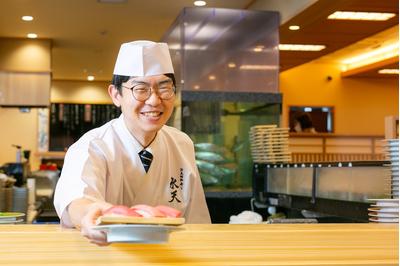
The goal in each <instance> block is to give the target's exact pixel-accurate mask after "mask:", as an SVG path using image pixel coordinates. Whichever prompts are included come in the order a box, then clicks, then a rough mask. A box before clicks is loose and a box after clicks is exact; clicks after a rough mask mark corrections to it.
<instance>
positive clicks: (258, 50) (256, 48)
mask: <svg viewBox="0 0 400 266" xmlns="http://www.w3.org/2000/svg"><path fill="white" fill-rule="evenodd" d="M263 49H264V45H258V46H256V47H255V48H254V49H253V51H254V52H262V50H263Z"/></svg>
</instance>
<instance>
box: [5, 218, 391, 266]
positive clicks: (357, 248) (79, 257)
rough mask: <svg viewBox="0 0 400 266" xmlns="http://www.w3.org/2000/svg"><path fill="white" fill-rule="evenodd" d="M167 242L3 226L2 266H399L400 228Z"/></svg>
mask: <svg viewBox="0 0 400 266" xmlns="http://www.w3.org/2000/svg"><path fill="white" fill-rule="evenodd" d="M182 227H184V229H185V230H181V231H177V232H173V233H171V235H170V241H169V243H167V244H112V245H109V246H105V247H98V246H96V245H94V244H90V243H89V242H88V240H87V239H85V238H84V237H82V236H81V234H80V232H79V231H77V230H75V229H63V228H61V227H60V226H58V225H0V265H30V266H39V265H40V266H42V265H56V266H57V265H79V266H81V265H82V266H83V265H104V266H105V265H107V266H110V265H198V266H200V265H202V266H203V265H205V266H207V265H303V266H304V265H342V266H343V265H360V266H361V265H398V263H399V260H398V250H399V249H398V247H399V246H398V235H399V234H398V225H397V224H259V225H227V224H214V225H182Z"/></svg>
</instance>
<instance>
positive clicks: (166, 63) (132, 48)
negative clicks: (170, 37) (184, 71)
mask: <svg viewBox="0 0 400 266" xmlns="http://www.w3.org/2000/svg"><path fill="white" fill-rule="evenodd" d="M168 73H174V68H173V67H172V61H171V56H170V54H169V49H168V45H167V44H166V43H157V42H151V41H135V42H129V43H123V44H122V45H121V48H120V49H119V53H118V57H117V61H116V63H115V67H114V75H121V76H130V77H132V76H134V77H145V76H153V75H161V74H168Z"/></svg>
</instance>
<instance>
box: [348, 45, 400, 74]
mask: <svg viewBox="0 0 400 266" xmlns="http://www.w3.org/2000/svg"><path fill="white" fill-rule="evenodd" d="M398 55H399V43H392V44H390V45H386V46H383V47H381V48H378V49H375V50H373V51H370V52H367V53H363V54H360V55H357V56H354V57H351V58H347V59H345V60H343V61H342V64H345V65H346V69H347V70H348V69H352V68H356V67H360V66H363V65H368V64H371V63H374V62H378V61H382V60H385V59H387V58H391V57H395V56H398Z"/></svg>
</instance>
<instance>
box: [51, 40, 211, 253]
mask: <svg viewBox="0 0 400 266" xmlns="http://www.w3.org/2000/svg"><path fill="white" fill-rule="evenodd" d="M111 83H112V84H111V85H110V86H109V87H108V93H109V95H110V97H111V99H112V101H113V103H114V105H116V106H117V107H119V108H121V112H122V114H121V116H120V117H118V118H116V119H114V120H111V121H109V122H108V123H106V124H104V125H103V126H101V127H99V128H95V129H93V130H91V131H89V132H87V133H86V134H85V135H83V136H82V137H81V138H80V139H79V140H78V141H77V142H76V143H74V144H73V145H71V147H70V148H69V149H68V151H67V153H66V156H65V160H64V167H63V169H62V173H61V177H60V179H59V181H58V183H57V187H56V191H55V195H54V205H55V208H56V211H57V214H58V216H59V217H60V221H61V223H62V225H64V226H67V227H76V228H78V229H80V230H81V232H82V234H83V235H84V236H86V237H87V238H89V239H90V240H91V241H92V242H93V243H96V244H99V245H101V244H105V234H104V233H103V232H99V231H95V230H93V229H91V227H92V226H93V225H94V223H95V220H96V218H97V217H98V216H100V215H101V214H102V212H103V211H104V210H106V209H107V208H109V207H111V206H113V205H125V206H128V207H129V206H132V205H135V204H147V205H150V206H156V205H167V206H170V207H173V208H176V209H178V210H180V211H181V212H182V214H183V217H184V218H185V219H186V223H210V216H209V212H208V209H207V205H206V201H205V196H204V191H203V187H202V184H201V181H200V176H199V173H198V169H197V166H196V163H195V153H194V146H193V142H192V141H191V139H190V138H189V137H188V136H187V135H186V134H185V133H183V132H181V131H179V130H178V129H176V128H173V127H169V126H167V125H165V124H166V122H167V120H168V119H169V118H170V116H171V114H172V111H173V108H174V100H175V97H176V84H175V78H174V70H173V67H172V61H171V57H170V54H169V50H168V46H167V44H166V43H156V42H151V41H134V42H130V43H124V44H122V45H121V47H120V50H119V54H118V57H117V60H116V63H115V68H114V72H113V79H112V82H111Z"/></svg>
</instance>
